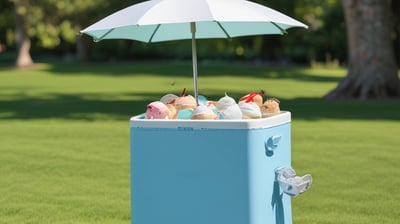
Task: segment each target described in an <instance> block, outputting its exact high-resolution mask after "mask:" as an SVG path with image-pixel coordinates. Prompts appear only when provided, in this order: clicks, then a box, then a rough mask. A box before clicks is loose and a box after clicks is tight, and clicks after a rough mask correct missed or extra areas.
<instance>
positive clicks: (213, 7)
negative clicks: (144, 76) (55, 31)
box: [81, 0, 307, 99]
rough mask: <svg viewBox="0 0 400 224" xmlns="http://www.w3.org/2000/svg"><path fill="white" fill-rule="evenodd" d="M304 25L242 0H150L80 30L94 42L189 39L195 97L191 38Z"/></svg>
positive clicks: (277, 31) (271, 31) (269, 31)
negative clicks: (106, 40)
mask: <svg viewBox="0 0 400 224" xmlns="http://www.w3.org/2000/svg"><path fill="white" fill-rule="evenodd" d="M291 27H304V28H307V26H306V25H305V24H303V23H301V22H299V21H297V20H295V19H292V18H290V17H288V16H286V15H284V14H282V13H280V12H278V11H275V10H273V9H271V8H268V7H265V6H263V5H260V4H257V3H254V2H250V1H246V0H150V1H146V2H142V3H138V4H135V5H132V6H130V7H127V8H125V9H122V10H120V11H117V12H115V13H113V14H111V15H109V16H107V17H105V18H104V19H102V20H100V21H98V22H96V23H95V24H93V25H91V26H89V27H87V28H86V29H84V30H82V31H81V33H84V34H87V35H89V36H92V37H93V39H94V40H95V41H100V40H103V39H131V40H138V41H142V42H160V41H170V40H181V39H192V54H193V77H194V92H195V97H196V99H197V92H198V91H197V57H196V44H195V39H201V38H232V37H238V36H249V35H264V34H283V33H285V30H286V29H288V28H291Z"/></svg>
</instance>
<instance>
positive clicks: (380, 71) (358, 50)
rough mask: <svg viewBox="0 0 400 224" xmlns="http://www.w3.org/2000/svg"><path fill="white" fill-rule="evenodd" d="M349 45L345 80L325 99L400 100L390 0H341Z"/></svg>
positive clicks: (399, 81)
mask: <svg viewBox="0 0 400 224" xmlns="http://www.w3.org/2000/svg"><path fill="white" fill-rule="evenodd" d="M342 4H343V8H344V12H345V18H346V26H347V40H348V46H349V52H348V53H349V67H348V74H347V77H346V78H345V79H344V80H342V81H341V82H340V83H339V85H338V87H337V88H336V89H334V90H333V91H332V92H330V93H329V94H328V95H326V96H325V98H326V99H344V98H356V99H384V98H398V97H400V80H399V78H398V74H397V66H396V62H395V57H394V51H393V42H392V39H391V36H390V35H391V31H392V24H391V20H390V12H391V11H390V0H342Z"/></svg>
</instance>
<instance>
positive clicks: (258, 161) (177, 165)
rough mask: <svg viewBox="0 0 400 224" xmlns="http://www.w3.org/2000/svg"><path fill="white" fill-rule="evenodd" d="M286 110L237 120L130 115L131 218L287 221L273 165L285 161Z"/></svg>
mask: <svg viewBox="0 0 400 224" xmlns="http://www.w3.org/2000/svg"><path fill="white" fill-rule="evenodd" d="M290 132H291V131H290V113H289V112H284V113H282V114H280V115H276V116H274V117H270V118H264V119H258V120H240V121H232V122H225V121H165V120H163V121H161V120H145V119H142V118H141V117H139V116H138V117H133V118H132V119H131V128H130V140H131V190H132V192H131V195H132V200H131V201H132V223H133V224H155V223H168V224H187V223H190V224H204V223H207V224H221V223H229V224H266V223H271V224H273V223H276V224H278V223H285V224H291V223H292V214H291V203H290V197H289V196H287V195H286V194H283V192H282V191H281V189H280V188H279V184H278V183H277V181H276V174H275V169H276V168H278V167H287V166H290V165H291V164H290V163H291V136H290Z"/></svg>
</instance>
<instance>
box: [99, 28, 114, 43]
mask: <svg viewBox="0 0 400 224" xmlns="http://www.w3.org/2000/svg"><path fill="white" fill-rule="evenodd" d="M113 30H114V28H111V29H109V30H108V31H107V32H106V33H104V34H103V35H101V36H100V37H99V38H95V41H96V42H98V41H101V40H103V38H104V37H105V36H107V35H108V34H109V33H111V32H112V31H113Z"/></svg>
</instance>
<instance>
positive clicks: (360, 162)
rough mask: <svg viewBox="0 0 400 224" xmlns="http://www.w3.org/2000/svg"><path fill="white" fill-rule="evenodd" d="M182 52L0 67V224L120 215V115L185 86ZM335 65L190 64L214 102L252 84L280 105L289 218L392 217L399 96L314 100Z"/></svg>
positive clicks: (124, 203) (124, 164)
mask: <svg viewBox="0 0 400 224" xmlns="http://www.w3.org/2000/svg"><path fill="white" fill-rule="evenodd" d="M191 69H192V68H191V64H190V62H169V63H163V62H156V63H151V62H141V63H104V64H68V63H55V64H40V65H38V67H37V68H36V69H34V70H14V69H11V68H10V67H5V66H3V67H0V223H32V224H33V223H38V224H43V223H62V224H64V223H65V224H67V223H71V224H72V223H74V224H75V223H96V224H98V223H124V224H127V223H130V218H131V215H130V173H129V172H130V171H129V167H130V161H129V154H130V153H129V118H130V117H131V116H133V115H136V114H139V113H142V112H143V111H144V110H145V107H146V105H147V103H149V102H151V101H154V100H158V99H159V98H160V97H161V96H162V95H164V94H166V93H175V94H179V93H180V92H181V91H182V89H183V88H187V89H188V91H189V93H192V86H193V84H192V82H193V81H192V76H191V74H192V70H191ZM345 74H346V71H345V70H344V69H341V68H306V67H290V68H279V67H270V66H266V65H251V64H238V63H234V64H226V63H214V62H202V63H200V64H199V91H200V94H202V95H205V96H207V97H208V98H209V99H213V100H217V99H218V98H219V97H222V96H223V95H224V94H225V93H227V94H229V95H231V96H233V97H235V98H238V97H240V96H242V95H244V94H246V93H247V92H250V91H256V90H260V89H263V90H265V92H266V95H267V96H270V97H277V98H279V99H280V101H281V108H282V109H283V110H288V111H291V112H292V164H293V167H294V168H295V169H296V171H297V173H298V174H299V175H303V174H305V173H311V174H312V175H313V177H314V184H313V186H312V188H311V189H310V190H309V191H308V192H306V193H305V194H304V195H301V196H299V197H296V198H293V200H292V205H293V223H294V224H312V223H318V224H321V223H322V224H324V223H341V224H342V223H349V224H357V223H359V224H368V223H371V224H372V223H398V218H399V217H400V203H399V201H400V193H399V192H400V191H399V186H400V178H399V176H400V165H399V164H400V162H399V161H400V152H399V145H400V138H399V133H400V112H399V111H400V101H390V100H389V101H370V102H366V101H349V100H348V101H324V100H322V99H321V98H322V96H323V95H324V94H326V93H327V92H328V91H329V90H331V89H333V88H334V87H335V86H336V85H337V83H338V81H339V80H340V79H341V78H342V77H343V76H344V75H345Z"/></svg>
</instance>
